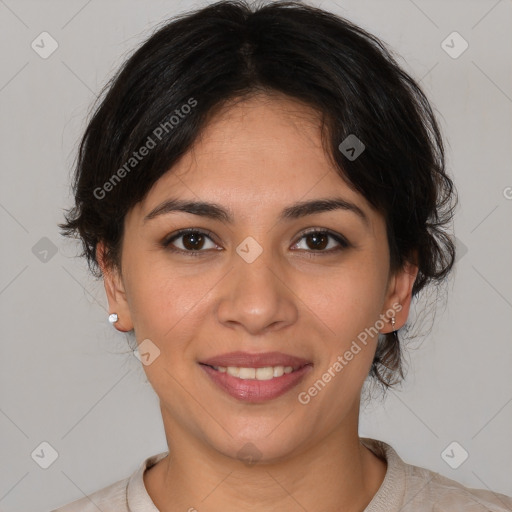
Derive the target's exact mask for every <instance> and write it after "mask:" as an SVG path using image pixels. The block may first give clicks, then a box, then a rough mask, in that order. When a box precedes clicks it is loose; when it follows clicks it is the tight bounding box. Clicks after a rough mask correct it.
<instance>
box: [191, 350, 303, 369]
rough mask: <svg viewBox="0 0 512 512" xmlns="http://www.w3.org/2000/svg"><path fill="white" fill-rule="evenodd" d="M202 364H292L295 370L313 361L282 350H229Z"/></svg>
mask: <svg viewBox="0 0 512 512" xmlns="http://www.w3.org/2000/svg"><path fill="white" fill-rule="evenodd" d="M200 363H201V364H206V365H208V366H238V367H243V368H263V367H265V366H291V367H292V368H293V369H294V370H296V369H298V368H302V367H303V366H305V365H307V364H311V361H308V360H307V359H303V358H302V357H296V356H291V355H289V354H283V353H282V352H262V353H259V354H251V353H249V352H229V353H227V354H220V355H218V356H214V357H210V358H209V359H205V360H204V361H200Z"/></svg>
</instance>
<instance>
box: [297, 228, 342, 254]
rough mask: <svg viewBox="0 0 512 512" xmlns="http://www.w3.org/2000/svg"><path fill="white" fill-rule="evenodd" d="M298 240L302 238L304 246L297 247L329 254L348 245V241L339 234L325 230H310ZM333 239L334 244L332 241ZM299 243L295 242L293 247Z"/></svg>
mask: <svg viewBox="0 0 512 512" xmlns="http://www.w3.org/2000/svg"><path fill="white" fill-rule="evenodd" d="M300 240H304V241H305V242H306V243H305V244H304V245H305V246H306V247H302V248H301V247H299V249H304V250H306V251H309V252H313V253H315V252H317V253H319V254H322V253H325V254H330V253H333V252H338V251H341V250H343V249H346V248H348V247H350V243H349V242H348V241H347V240H346V239H345V238H344V237H343V236H341V235H339V234H337V233H331V232H330V231H326V230H319V229H317V230H312V231H309V232H307V233H304V234H303V235H302V237H301V238H300ZM332 241H334V244H333V243H332ZM299 244H300V242H299V243H297V244H296V245H295V247H297V246H298V245H299Z"/></svg>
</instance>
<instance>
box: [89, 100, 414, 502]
mask: <svg viewBox="0 0 512 512" xmlns="http://www.w3.org/2000/svg"><path fill="white" fill-rule="evenodd" d="M127 179H129V178H127ZM334 196H337V197H343V198H344V199H346V200H347V201H350V202H352V203H354V204H356V205H357V206H358V207H359V208H361V209H362V210H363V212H364V213H365V214H366V215H367V217H368V220H369V224H368V226H367V225H365V223H364V222H363V221H362V220H361V219H360V218H359V217H358V216H357V215H355V214H354V213H353V212H351V211H348V210H334V211H330V212H322V213H316V214H313V215H309V216H307V217H304V218H300V219H294V220H286V221H284V222H278V220H277V219H278V216H279V214H280V212H281V210H282V209H283V208H285V207H286V206H289V205H291V204H292V203H295V202H297V201H305V200H311V199H320V198H330V197H334ZM170 197H174V198H179V199H190V200H203V201H211V202H215V203H216V204H219V205H221V206H223V207H224V208H229V209H230V211H231V212H232V213H233V216H234V218H235V222H234V223H233V224H232V225H229V224H228V223H226V222H222V221H220V220H215V219H210V218H206V217H200V216H197V215H193V214H190V213H184V212H171V213H167V214H165V215H162V216H158V217H155V218H154V219H151V220H149V221H147V222H145V223H144V221H143V219H144V216H145V215H147V214H148V213H149V212H150V211H151V210H152V209H153V208H155V207H156V206H158V205H159V204H160V203H162V202H163V201H165V200H166V199H168V198H170ZM182 228H197V229H201V230H209V231H211V232H212V233H213V237H212V239H209V238H205V240H204V243H203V245H202V246H201V248H200V250H202V251H203V252H202V255H199V257H194V256H193V255H190V251H191V249H190V247H191V241H190V238H187V237H181V238H178V239H176V240H175V241H174V247H176V248H177V249H182V250H187V249H186V247H189V249H188V250H189V253H185V254H179V253H173V252H171V251H170V250H169V248H164V247H162V246H161V245H160V242H161V241H162V240H164V239H165V238H166V237H168V235H170V234H172V233H174V232H176V231H177V230H179V229H182ZM308 228H318V230H321V229H329V230H332V231H334V232H335V233H339V234H341V235H343V236H344V237H345V238H347V239H348V241H349V242H350V243H351V246H350V247H348V248H343V247H341V246H340V245H339V244H338V242H336V240H334V239H332V238H328V239H326V241H325V243H324V245H323V246H322V247H321V248H320V250H316V251H315V248H316V247H317V246H316V245H315V243H314V240H313V241H311V237H309V238H308V237H304V236H303V232H304V231H305V230H306V229H308ZM248 236H251V237H253V238H254V239H255V240H256V241H257V242H258V243H259V245H260V246H261V247H262V249H263V252H262V253H261V255H260V256H259V257H258V258H257V259H256V260H255V261H254V262H252V263H247V262H246V261H245V260H244V259H242V258H241V257H240V256H239V255H238V253H237V252H236V248H237V246H238V245H239V244H241V242H242V241H243V240H244V239H245V238H246V237H248ZM327 244H328V245H327ZM171 247H172V246H171ZM336 247H340V248H341V250H340V251H337V252H330V253H329V252H327V251H328V250H329V249H331V248H336ZM215 248H218V249H222V250H215ZM103 250H104V247H103V244H102V243H100V244H98V248H97V258H98V261H99V263H100V266H101V267H102V270H103V275H104V282H105V290H106V293H107V297H108V302H109V308H110V311H111V312H116V313H117V314H118V316H119V321H118V322H117V323H116V324H115V326H116V328H117V329H118V330H120V331H124V332H126V331H130V330H132V329H134V331H135V335H136V338H137V341H138V343H140V342H141V341H142V340H145V339H150V340H151V341H152V342H153V343H154V344H155V345H156V346H157V347H158V348H159V350H160V355H159V357H157V358H156V359H155V360H154V361H153V362H152V363H151V364H149V365H147V366H144V371H145V372H146V375H147V377H148V380H149V381H150V383H151V385H152V387H153V388H154V390H155V392H156V393H157V395H158V397H159V399H160V407H161V412H162V418H163V424H164V428H165V433H166V438H167V443H168V446H169V451H170V454H171V457H169V456H168V457H165V458H164V459H163V460H162V461H160V462H159V463H158V464H156V465H155V466H153V467H152V468H151V469H149V470H147V471H146V472H145V474H144V483H145V486H146V489H147V491H148V493H149V495H150V497H151V499H152V500H153V502H154V503H155V505H156V506H157V507H158V509H159V510H161V511H163V512H174V511H178V510H180V511H184V510H189V509H190V508H192V507H194V508H195V509H197V510H198V511H200V512H203V511H220V510H225V508H226V504H227V503H229V508H230V509H231V510H239V511H249V510H251V511H254V510H258V511H261V510H265V511H269V512H271V511H277V510H280V511H282V510H287V511H301V512H303V511H304V510H307V511H309V512H314V511H322V512H325V511H338V510H344V511H347V512H350V511H360V510H363V509H364V507H366V506H367V505H368V503H369V502H370V501H371V499H372V498H373V496H374V495H375V493H376V492H377V490H378V488H379V487H380V485H381V484H382V481H383V479H384V476H385V473H386V468H387V465H386V462H385V461H383V460H381V459H380V458H378V457H377V456H375V455H374V454H373V453H372V452H371V451H370V450H368V449H367V448H366V447H364V446H363V445H362V444H361V443H360V441H359V437H358V420H359V403H360V397H361V389H362V386H363V383H364V380H365V378H366V377H367V375H368V372H369V370H370V367H371V363H372V360H373V357H374V354H375V349H376V342H377V337H373V338H369V341H368V343H367V345H362V344H361V347H362V350H361V351H360V352H359V353H358V354H357V355H355V356H354V358H353V359H352V360H351V361H350V362H349V363H348V364H347V365H346V366H345V367H344V368H343V370H342V371H341V372H339V373H337V374H336V377H335V378H333V379H332V380H331V381H330V382H329V383H328V384H327V385H326V386H325V388H324V389H322V391H321V392H319V393H318V395H317V396H315V397H314V398H312V399H311V401H310V402H309V403H308V404H307V405H303V404H301V403H300V402H299V401H298V399H297V395H298V393H299V392H300V391H304V390H307V389H308V388H309V387H310V386H311V385H312V384H313V383H314V382H315V381H317V380H318V379H319V378H320V377H321V375H322V374H323V373H324V372H325V371H326V370H327V369H328V368H329V367H331V366H332V365H333V363H334V362H335V361H336V359H337V357H338V356H339V355H342V354H344V353H345V352H346V351H347V350H348V349H349V347H350V346H351V343H352V341H353V340H355V339H356V337H357V335H358V334H359V333H361V332H362V331H364V329H365V328H368V327H370V326H373V325H375V324H376V321H377V320H379V318H380V317H379V315H381V314H385V313H386V311H388V310H389V309H390V308H392V306H393V305H394V304H395V305H396V304H400V305H401V306H402V308H401V310H400V311H399V312H397V313H396V315H395V320H396V324H395V328H396V329H397V328H400V327H401V326H402V325H403V324H404V323H405V322H406V320H407V315H408V312H409V306H410V301H411V290H412V286H413V283H414V280H415V278H416V275H417V270H418V269H417V267H416V266H414V265H412V264H407V266H406V267H404V268H403V269H402V270H401V271H399V272H397V273H395V274H392V273H391V272H390V261H389V248H388V243H387V238H386V226H385V223H384V219H383V217H382V215H381V214H379V213H378V212H376V211H374V210H373V209H372V208H371V206H370V204H369V203H368V202H367V201H366V200H365V198H364V197H363V196H362V195H360V194H359V193H357V192H355V191H353V190H352V189H350V188H349V186H348V185H347V184H346V183H345V182H344V181H343V180H342V179H341V178H340V176H339V175H338V174H337V173H336V170H335V168H334V166H333V164H332V163H331V160H330V159H329V157H328V156H327V154H326V152H325V151H324V149H323V148H322V143H321V138H320V124H319V120H318V116H317V115H316V113H315V112H314V111H313V110H311V109H310V108H309V107H307V106H304V105H302V104H301V103H298V102H296V101H294V100H293V99H290V98H287V97H285V96H281V95H278V94H274V95H272V96H269V95H266V96H262V95H260V96H256V97H253V98H252V99H247V100H244V101H243V102H241V103H238V104H235V105H234V106H231V107H230V108H226V109H223V110H222V111H221V112H219V113H218V114H217V115H216V116H215V117H214V118H213V119H212V120H211V121H210V123H209V124H208V126H207V128H206V130H205V131H204V132H203V134H202V136H201V137H200V138H198V139H197V141H196V143H195V145H194V147H193V148H192V150H191V151H189V152H188V153H186V154H185V155H184V156H183V158H182V159H181V160H180V161H179V162H178V163H177V164H176V165H175V166H174V167H173V168H172V169H171V170H170V171H169V172H167V173H166V174H165V175H164V176H162V178H161V179H160V180H159V181H158V182H157V183H156V184H155V185H154V186H153V188H152V189H151V190H150V192H149V193H148V195H147V196H146V197H145V198H144V200H143V201H141V202H140V203H138V204H137V205H136V206H135V207H134V208H133V209H132V210H131V211H130V212H129V213H128V214H127V216H126V218H125V235H124V238H123V243H122V253H121V254H122V256H121V268H122V272H119V271H117V270H115V269H113V268H107V267H106V266H105V265H104V264H103V257H102V254H103ZM321 251H324V252H323V253H322V252H321ZM196 252H197V251H196ZM308 255H310V256H312V257H308ZM391 330H392V327H391V323H390V322H389V320H388V319H387V318H386V322H385V324H384V326H383V327H382V329H380V332H390V331H391ZM234 350H243V351H247V352H251V353H259V352H267V351H281V352H284V353H288V354H292V355H296V356H299V357H303V358H306V359H308V360H310V361H312V363H313V369H312V371H311V372H310V373H309V374H308V375H307V376H306V379H305V380H304V381H303V382H302V383H300V384H299V386H297V387H296V388H294V389H292V390H291V391H289V392H287V393H286V394H284V395H282V396H280V397H278V398H276V399H273V400H269V401H266V402H263V403H261V404H248V403H246V402H242V401H239V400H237V399H235V398H232V397H231V396H229V395H227V394H225V393H224V392H223V391H221V390H220V389H219V388H217V387H216V386H215V385H214V384H213V383H212V382H211V381H210V380H209V378H208V376H207V375H206V374H205V373H204V371H203V370H202V369H201V367H200V366H199V364H198V361H201V360H205V359H207V358H209V357H212V356H214V355H217V354H222V353H225V352H231V351H234ZM248 442H250V443H252V444H253V445H255V446H256V447H257V449H258V450H259V452H260V453H261V458H260V459H259V461H258V463H257V464H254V465H247V464H245V463H244V462H243V461H241V460H239V458H238V456H237V453H238V452H239V450H240V449H241V448H242V447H244V445H246V443H248Z"/></svg>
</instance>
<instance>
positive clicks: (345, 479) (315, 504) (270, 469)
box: [144, 413, 386, 512]
mask: <svg viewBox="0 0 512 512" xmlns="http://www.w3.org/2000/svg"><path fill="white" fill-rule="evenodd" d="M163 418H164V424H165V426H166V435H167V441H168V446H169V456H167V457H165V458H164V459H162V460H161V461H160V462H158V463H157V464H156V465H155V466H153V467H152V468H150V469H149V470H147V471H146V472H145V474H144V484H145V486H146V489H147V491H148V493H149V495H150V497H151V499H152V500H153V502H154V503H155V505H156V507H157V508H158V509H159V510H160V511H161V512H174V511H178V510H180V511H183V510H191V511H193V510H194V509H197V510H199V511H200V510H209V511H221V510H225V509H226V503H229V505H230V507H229V508H230V509H233V510H238V511H240V512H245V511H254V510H265V511H268V512H274V511H278V510H279V511H282V510H290V511H295V510H297V511H301V512H303V511H304V510H308V511H311V512H313V511H316V510H322V511H325V512H331V511H332V512H334V511H339V510H344V511H346V512H350V511H361V510H364V508H365V507H366V506H367V505H368V503H369V502H370V501H371V499H372V498H373V496H374V495H375V493H376V492H377V491H378V489H379V487H380V485H381V484H382V481H383V479H384V476H385V473H386V462H385V461H383V460H381V459H379V458H378V457H377V456H376V455H374V454H373V453H372V452H371V451H370V450H369V449H367V448H366V447H364V446H363V445H362V444H361V442H360V441H359V436H358V433H357V417H356V422H355V424H353V425H354V426H355V428H351V429H347V428H346V426H345V428H344V429H343V428H341V427H340V428H339V429H338V430H335V431H332V432H331V433H329V435H327V436H326V437H324V438H322V439H321V440H320V441H319V442H318V443H317V444H315V445H311V446H309V447H308V448H307V449H306V450H304V451H302V452H300V453H295V454H293V455H289V456H287V457H286V458H283V459H280V460H278V461H277V460H274V461H263V458H262V461H258V462H256V463H254V464H249V463H246V462H242V461H240V460H236V459H233V458H231V457H227V456H225V455H223V454H221V453H219V452H218V451H216V450H214V449H212V447H211V446H209V445H208V444H206V443H201V442H200V441H199V440H198V439H197V437H195V436H193V435H192V434H190V432H188V431H187V430H186V429H181V428H180V427H179V426H178V425H177V424H176V423H173V422H172V421H171V419H170V418H169V417H166V415H165V413H164V414H163Z"/></svg>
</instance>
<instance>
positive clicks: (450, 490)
mask: <svg viewBox="0 0 512 512" xmlns="http://www.w3.org/2000/svg"><path fill="white" fill-rule="evenodd" d="M405 471H406V478H405V482H406V490H405V500H406V502H407V503H404V505H406V507H405V508H404V512H405V511H409V510H410V511H412V510H415V511H419V510H421V511H423V510H425V511H427V510H429V511H432V512H445V511H446V512H448V511H449V512H455V511H459V510H460V511H464V512H483V511H486V512H487V511H491V512H511V511H512V497H510V496H505V495H504V494H500V493H497V492H493V491H491V490H489V489H474V488H469V487H465V486H464V485H462V484H461V483H459V482H457V481H456V480H452V479H450V478H447V477H445V476H443V475H441V474H439V473H435V472H433V471H430V470H429V469H426V468H422V467H418V466H413V465H410V464H405Z"/></svg>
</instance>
